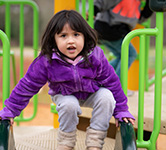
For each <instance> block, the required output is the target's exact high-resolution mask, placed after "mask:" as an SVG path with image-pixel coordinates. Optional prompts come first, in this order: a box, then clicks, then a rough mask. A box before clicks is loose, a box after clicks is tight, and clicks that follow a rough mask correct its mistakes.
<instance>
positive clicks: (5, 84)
mask: <svg viewBox="0 0 166 150" xmlns="http://www.w3.org/2000/svg"><path fill="white" fill-rule="evenodd" d="M0 39H1V40H2V49H3V54H2V55H3V74H2V96H3V97H2V101H3V107H4V106H5V105H4V101H5V100H6V99H7V98H8V97H9V94H10V42H9V40H8V37H7V35H6V34H5V33H4V32H3V31H2V30H0Z"/></svg>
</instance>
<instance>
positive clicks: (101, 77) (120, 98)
mask: <svg viewBox="0 0 166 150" xmlns="http://www.w3.org/2000/svg"><path fill="white" fill-rule="evenodd" d="M99 55H100V59H99V60H100V61H101V63H100V67H98V75H97V78H96V80H97V81H98V83H99V84H100V85H101V86H102V87H105V88H107V89H109V90H110V91H111V92H112V94H113V96H114V99H115V101H116V107H115V109H114V114H113V116H114V117H115V118H116V119H119V121H123V118H124V117H127V118H133V119H134V117H133V116H132V115H131V114H130V112H129V111H128V105H127V101H128V100H127V97H126V95H125V94H124V92H123V89H122V87H121V83H120V80H119V77H118V76H117V75H116V73H115V71H114V68H113V67H112V66H111V65H110V64H109V62H108V61H107V59H106V57H105V56H104V53H103V52H102V51H101V54H99Z"/></svg>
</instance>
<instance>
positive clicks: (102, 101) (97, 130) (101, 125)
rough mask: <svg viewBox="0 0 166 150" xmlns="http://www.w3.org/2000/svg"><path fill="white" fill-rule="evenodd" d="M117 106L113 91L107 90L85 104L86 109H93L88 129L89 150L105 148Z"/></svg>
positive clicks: (93, 95)
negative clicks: (91, 149) (90, 149)
mask: <svg viewBox="0 0 166 150" xmlns="http://www.w3.org/2000/svg"><path fill="white" fill-rule="evenodd" d="M115 104H116V102H115V100H114V97H113V95H112V93H111V91H109V90H108V89H106V88H100V89H99V90H98V91H97V92H95V93H94V94H92V95H91V96H90V97H89V98H88V99H87V100H86V101H85V103H84V104H83V106H85V107H91V108H93V111H92V118H91V120H90V127H89V128H87V138H86V145H87V148H92V147H96V148H99V149H101V148H102V147H103V144H104V138H105V137H106V135H107V130H108V127H109V121H110V119H111V117H112V115H113V112H114V108H115Z"/></svg>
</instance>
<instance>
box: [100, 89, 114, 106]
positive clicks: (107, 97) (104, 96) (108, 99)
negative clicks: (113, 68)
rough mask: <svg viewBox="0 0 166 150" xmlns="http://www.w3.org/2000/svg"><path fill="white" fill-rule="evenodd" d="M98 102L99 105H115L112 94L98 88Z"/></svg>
mask: <svg viewBox="0 0 166 150" xmlns="http://www.w3.org/2000/svg"><path fill="white" fill-rule="evenodd" d="M99 97H100V98H99V102H100V104H101V105H103V106H104V107H105V106H110V105H111V107H114V106H115V104H116V101H115V99H114V96H113V94H112V92H111V91H110V90H108V89H106V88H100V91H99Z"/></svg>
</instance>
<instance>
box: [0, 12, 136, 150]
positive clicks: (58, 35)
mask: <svg viewBox="0 0 166 150" xmlns="http://www.w3.org/2000/svg"><path fill="white" fill-rule="evenodd" d="M96 43H97V35H96V32H95V30H93V29H92V28H91V27H90V26H89V25H88V24H87V22H86V21H85V20H84V19H83V18H82V16H81V15H80V14H79V13H77V12H76V11H74V10H63V11H60V12H58V13H57V14H55V15H54V16H53V18H52V19H51V20H50V22H49V23H48V26H47V28H46V31H45V33H44V35H43V38H42V47H41V53H40V55H39V56H38V57H37V58H36V59H35V60H34V61H33V63H32V64H31V65H30V67H29V69H28V71H27V73H26V74H25V76H24V77H23V78H22V79H21V80H20V81H19V83H18V84H17V85H16V87H15V88H14V90H13V91H12V93H11V95H10V97H9V98H8V99H7V100H6V101H5V105H6V107H4V108H3V110H1V111H0V117H1V119H2V120H4V119H10V120H11V122H13V118H14V117H16V116H18V115H19V114H20V112H21V111H22V110H23V109H24V108H25V107H26V106H27V104H28V103H29V100H30V98H31V97H32V96H33V95H34V94H36V93H38V91H39V90H40V88H41V87H42V86H43V85H44V84H46V82H48V83H49V84H48V85H49V88H50V89H49V95H51V97H52V100H53V102H54V103H56V109H57V111H58V115H59V123H60V126H59V131H58V138H57V140H58V146H57V150H72V149H73V148H74V146H75V143H76V126H77V124H78V121H79V118H78V115H80V114H81V109H80V106H83V107H91V108H93V112H92V118H91V120H90V126H89V127H88V128H87V137H86V147H87V149H88V150H101V149H102V147H103V144H104V138H105V137H106V135H107V129H108V127H109V121H110V119H111V117H112V116H114V117H115V119H116V125H118V121H123V120H124V121H125V122H128V121H130V122H131V123H132V124H134V117H133V116H132V115H131V114H130V113H129V111H128V106H127V97H126V96H125V94H124V92H123V90H122V88H121V84H120V81H119V78H118V76H117V75H116V73H115V71H114V69H113V67H112V66H111V65H110V64H109V63H108V61H107V59H106V57H105V56H104V53H103V51H102V50H101V49H100V48H99V47H97V46H96Z"/></svg>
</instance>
